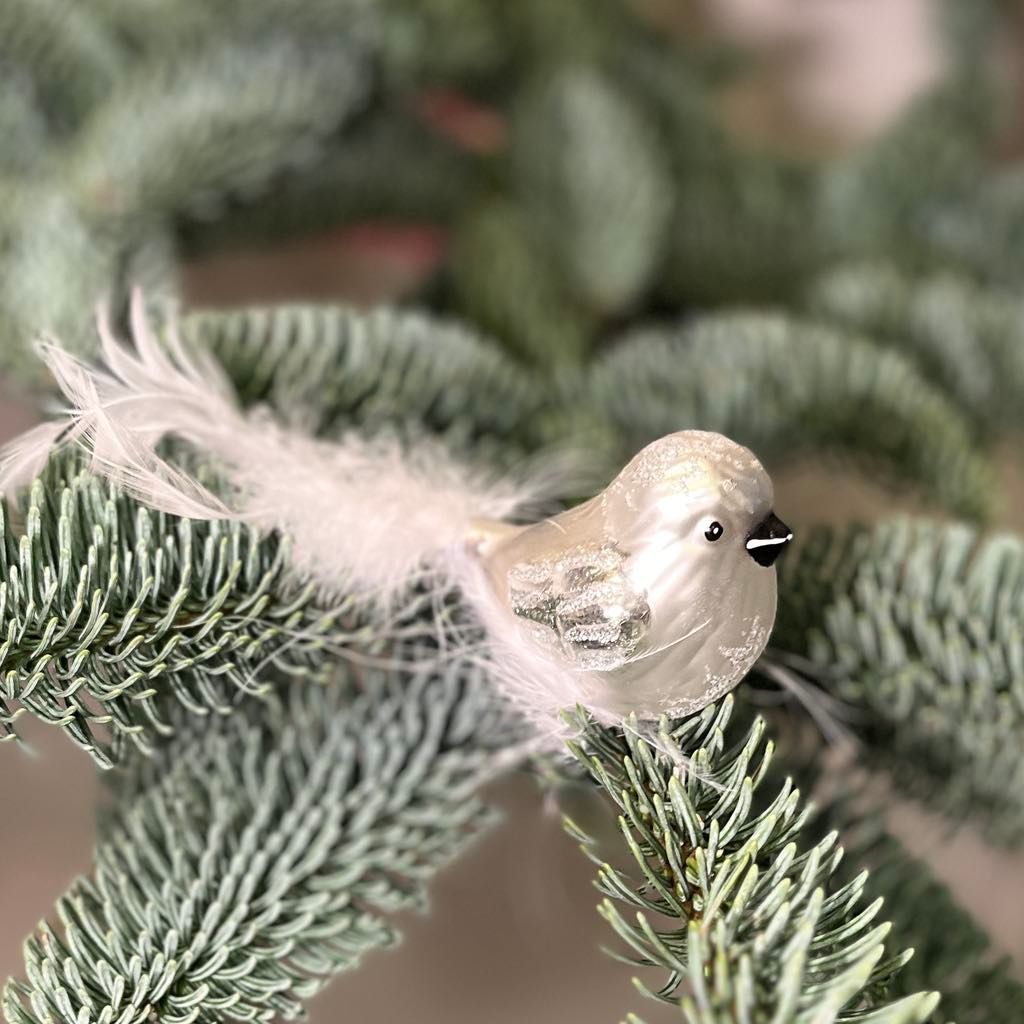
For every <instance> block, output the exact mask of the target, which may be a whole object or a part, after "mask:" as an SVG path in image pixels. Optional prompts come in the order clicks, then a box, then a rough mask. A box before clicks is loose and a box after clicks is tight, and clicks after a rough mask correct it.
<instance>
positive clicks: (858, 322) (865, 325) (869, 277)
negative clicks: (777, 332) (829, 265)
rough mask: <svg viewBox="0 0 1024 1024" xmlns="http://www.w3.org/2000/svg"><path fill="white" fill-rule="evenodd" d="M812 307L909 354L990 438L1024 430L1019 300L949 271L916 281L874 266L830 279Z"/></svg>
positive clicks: (1023, 332)
mask: <svg viewBox="0 0 1024 1024" xmlns="http://www.w3.org/2000/svg"><path fill="white" fill-rule="evenodd" d="M808 303H809V306H810V308H811V309H812V310H813V311H815V312H817V313H819V314H821V315H823V316H825V317H828V318H829V319H830V320H831V321H833V322H838V323H841V324H843V325H845V326H847V327H850V328H853V329H855V330H859V331H864V332H866V333H869V334H871V335H873V336H874V337H876V338H878V339H880V340H883V341H885V342H886V343H887V344H889V345H891V346H893V347H894V348H895V347H899V348H900V349H902V350H903V351H904V352H905V353H906V354H907V355H908V356H910V357H912V358H913V359H914V360H915V361H916V362H917V363H919V365H920V366H921V368H922V370H923V371H924V372H925V373H926V374H927V375H928V376H929V377H930V378H932V379H933V380H935V382H936V383H937V384H939V385H940V386H941V387H942V389H943V390H944V391H945V392H946V393H947V394H949V395H951V396H952V397H953V398H955V399H956V401H957V404H958V406H959V408H960V409H961V410H962V411H963V413H964V415H965V416H968V417H970V418H971V419H972V420H973V421H975V422H976V423H978V424H979V426H981V427H983V428H985V429H986V430H987V431H988V432H990V433H991V432H993V431H995V430H998V429H1006V427H1007V426H1008V425H1011V424H1014V423H1017V422H1019V419H1020V415H1021V408H1020V402H1019V398H1020V394H1021V391H1022V388H1024V327H1022V322H1024V318H1022V312H1024V310H1022V308H1021V304H1020V302H1019V301H1018V300H1017V299H1015V298H1014V297H1013V296H1011V295H1009V294H1004V293H1002V292H999V291H995V290H993V289H989V288H983V287H980V286H978V285H976V284H974V283H972V282H971V281H969V280H968V279H966V278H964V277H962V276H959V275H956V274H952V273H950V272H948V271H946V272H937V273H932V274H929V275H926V276H919V277H912V276H910V275H908V274H905V273H902V272H900V271H899V270H897V269H896V268H894V267H891V266H886V265H873V264H868V265H854V266H848V267H841V268H839V269H837V270H833V271H830V272H829V273H827V274H825V275H824V276H823V277H822V278H821V279H820V280H818V281H817V282H816V283H815V284H814V286H813V287H812V289H811V291H810V295H809V298H808Z"/></svg>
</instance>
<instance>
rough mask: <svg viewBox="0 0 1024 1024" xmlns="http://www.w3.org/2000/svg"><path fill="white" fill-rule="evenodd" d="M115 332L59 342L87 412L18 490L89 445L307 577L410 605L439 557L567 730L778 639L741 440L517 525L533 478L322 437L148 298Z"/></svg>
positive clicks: (652, 465)
mask: <svg viewBox="0 0 1024 1024" xmlns="http://www.w3.org/2000/svg"><path fill="white" fill-rule="evenodd" d="M99 333H100V338H101V342H102V355H103V359H104V362H105V364H106V365H105V367H104V368H99V367H94V366H89V365H86V364H84V363H82V362H81V361H79V360H78V359H76V358H75V357H73V356H71V355H70V354H68V353H67V352H66V351H64V350H63V349H62V348H61V347H60V346H59V345H58V344H56V343H55V342H48V343H46V344H44V345H42V346H40V352H41V354H42V356H43V358H44V359H45V360H46V362H47V363H48V364H49V366H50V368H51V370H52V371H53V373H54V376H55V378H56V380H57V382H58V384H59V385H60V387H61V389H62V390H63V391H64V393H65V395H66V396H67V398H68V399H69V401H70V409H69V410H68V413H67V415H66V417H65V418H64V419H63V420H62V421H58V422H56V423H50V424H46V425H44V426H43V427H40V428H36V430H35V431H31V432H29V433H28V434H27V435H25V436H24V437H23V438H21V439H20V440H18V441H16V442H14V443H13V444H12V445H11V446H9V447H8V449H7V450H6V451H5V452H4V454H3V456H2V457H0V492H8V493H9V492H11V490H12V489H13V488H15V487H17V486H19V485H21V484H23V483H25V482H26V481H27V480H28V479H29V478H30V477H31V476H32V475H33V473H34V472H36V471H37V470H38V469H39V468H40V467H41V465H42V463H43V462H45V460H46V458H47V457H48V455H49V454H50V452H51V451H52V450H53V448H55V447H59V446H62V445H67V444H77V445H80V446H82V447H84V448H85V449H87V450H88V451H89V452H91V454H92V468H93V470H94V471H95V472H97V473H100V474H102V475H104V476H106V477H108V478H109V479H110V480H111V481H112V482H114V483H115V484H117V485H119V486H121V487H123V488H124V489H125V490H127V491H128V492H129V493H131V494H132V495H134V496H135V497H136V498H138V499H139V500H140V501H142V502H143V503H145V504H147V505H150V506H151V507H154V508H157V509H160V510H162V511H165V512H169V513H171V514H176V515H182V516H188V517H190V518H193V519H201V518H207V519H225V518H234V519H238V520H240V521H244V522H247V523H250V524H252V525H254V526H255V527H257V528H258V529H260V530H263V531H265V532H271V531H278V532H280V533H282V534H284V535H287V536H288V537H289V538H290V540H291V543H292V561H293V571H294V573H295V575H296V576H297V577H299V578H301V579H303V580H309V579H312V580H314V581H315V582H316V583H318V584H319V585H320V587H321V588H322V590H323V591H324V592H325V593H327V594H331V593H334V594H340V593H355V594H357V595H362V596H364V597H366V599H367V603H368V607H369V608H370V609H371V611H372V610H373V609H377V610H378V611H380V610H382V609H388V608H394V607H395V603H396V602H397V601H399V600H400V598H401V596H402V595H403V594H404V593H407V592H408V590H409V588H410V586H411V584H412V583H413V582H414V581H415V582H418V583H419V584H420V585H422V581H423V579H424V577H425V573H426V575H427V577H428V578H433V579H435V580H436V584H437V586H438V587H443V588H445V589H449V588H451V587H452V586H453V585H454V586H455V587H457V588H459V589H460V590H461V592H462V594H463V595H464V598H465V599H466V600H467V601H468V603H469V606H470V607H471V608H472V610H473V611H474V612H475V613H476V617H477V618H478V619H479V620H480V622H481V623H482V625H483V627H484V631H485V636H486V642H485V654H484V657H485V659H486V661H487V664H488V668H489V670H490V671H491V673H492V675H493V677H494V678H495V680H496V682H497V684H498V686H499V687H500V688H501V689H502V690H503V692H504V693H505V695H506V696H507V697H508V698H509V699H510V700H512V701H514V702H516V703H517V704H518V705H519V706H520V708H522V709H523V710H524V711H525V712H526V713H527V714H528V715H529V716H530V717H531V718H532V719H533V720H534V721H535V722H537V723H538V724H540V725H541V726H542V728H541V732H542V733H547V734H550V735H551V736H556V735H558V734H559V732H560V730H559V724H558V723H559V713H560V711H561V710H562V709H564V708H566V707H571V706H573V705H576V704H582V705H584V706H585V707H587V708H588V709H590V710H591V711H592V712H593V713H594V714H595V716H597V717H598V718H599V719H600V720H602V721H604V722H606V723H614V722H618V721H621V720H622V719H623V718H625V717H626V716H628V715H629V714H631V713H632V714H635V715H636V717H637V718H638V719H641V720H651V719H656V718H658V717H659V716H660V715H662V714H669V715H682V714H688V713H691V712H694V711H697V710H699V709H700V708H702V707H704V706H705V705H706V704H708V703H710V702H711V701H713V700H714V699H715V698H717V697H719V696H721V695H722V694H723V693H725V692H726V691H728V690H729V689H731V688H732V687H733V686H735V685H736V684H737V683H738V682H739V681H740V680H741V679H742V678H743V676H744V675H745V674H746V673H747V672H748V671H749V670H750V668H751V667H752V666H753V664H754V662H755V661H756V660H757V658H758V657H759V655H760V654H761V652H762V651H763V649H764V647H765V645H766V643H767V641H768V636H769V634H770V632H771V629H772V625H773V623H774V621H775V608H776V578H775V570H774V568H773V565H774V562H775V560H776V558H777V557H778V556H779V554H780V552H781V551H782V550H783V548H784V547H785V546H786V544H787V543H788V542H789V541H790V539H791V537H792V534H791V533H790V531H789V529H788V528H787V527H786V526H785V525H784V524H783V523H782V522H781V521H780V520H779V519H778V518H777V517H776V516H775V514H774V511H773V491H772V483H771V479H770V478H769V476H768V474H767V473H766V472H765V470H764V468H763V467H762V466H761V464H760V462H758V460H757V459H756V458H755V457H754V455H753V454H752V453H751V452H750V451H749V450H748V449H746V448H744V447H742V446H741V445H738V444H736V443H735V442H733V441H730V440H729V439H728V438H725V437H722V436H721V435H719V434H713V433H707V432H704V431H696V430H688V431H681V432H679V433H674V434H670V435H668V436H667V437H664V438H661V439H660V440H658V441H655V442H654V443H652V444H650V445H648V446H647V447H646V448H644V449H643V451H641V452H640V453H639V454H638V455H636V456H635V457H634V458H633V459H632V461H630V462H629V464H628V465H627V466H626V467H625V468H624V469H623V470H622V472H621V473H620V474H619V475H618V476H617V477H616V478H615V479H614V480H613V481H612V482H611V484H609V486H608V487H607V488H606V489H605V490H604V491H602V492H601V493H600V494H598V495H597V496H596V497H594V498H591V499H590V500H589V501H586V502H584V503H583V504H581V505H579V506H577V507H575V508H570V509H568V510H567V511H564V512H561V513H559V514H558V515H555V516H552V517H551V518H548V519H544V520H543V521H541V522H538V523H535V524H532V525H528V526H518V525H513V524H512V523H510V522H509V521H508V520H509V518H510V517H511V516H513V515H514V514H515V513H516V511H517V509H520V508H522V506H523V504H524V501H525V500H528V499H530V498H532V497H535V496H536V492H537V491H538V489H539V487H538V486H534V483H535V482H531V481H527V483H526V486H525V487H524V486H522V485H519V486H512V485H510V484H509V483H508V482H507V481H506V482H498V483H494V482H487V481H484V480H482V479H481V478H480V477H479V475H474V473H472V472H471V471H470V470H469V469H467V468H466V467H465V466H463V465H460V464H459V463H458V462H457V461H455V460H454V459H452V457H451V456H450V455H448V454H447V453H446V452H444V451H443V450H441V449H440V448H439V447H437V446H435V445H428V444H426V443H424V444H422V445H420V446H418V447H416V448H415V449H409V448H405V447H402V446H400V445H398V443H397V442H395V441H383V440H379V439H378V440H367V439H365V438H362V437H360V436H358V435H356V434H351V435H348V436H346V437H344V438H343V439H341V440H340V441H325V440H319V439H315V438H312V437H310V436H308V435H307V434H304V433H303V432H302V431H300V430H297V429H293V428H290V427H288V426H287V425H284V424H282V423H280V422H278V421H277V420H275V419H274V418H273V417H271V416H270V415H269V414H268V413H267V411H266V410H249V411H246V410H243V409H241V408H240V407H239V406H238V404H237V402H236V400H235V397H234V394H233V392H232V390H231V388H230V385H229V383H228V382H227V380H226V379H225V378H224V375H223V373H222V372H221V371H220V369H219V368H218V367H217V366H216V364H214V363H213V361H212V360H210V359H208V358H206V357H205V356H203V355H201V354H199V353H197V352H195V351H190V350H188V349H187V348H186V346H184V345H183V344H182V342H181V341H180V339H178V338H177V336H176V334H175V332H174V328H173V324H171V325H169V327H168V329H167V332H166V337H165V338H164V339H163V340H161V339H160V338H158V337H157V336H156V335H155V333H154V332H153V331H152V329H151V328H150V326H149V325H148V323H147V321H146V318H145V315H144V311H143V306H142V301H141V298H140V297H139V296H136V298H135V301H134V303H133V309H132V335H133V340H134V343H135V345H134V348H131V347H129V346H127V345H125V344H123V343H122V342H120V341H119V340H117V339H116V338H115V336H114V335H113V333H112V331H111V330H110V328H109V326H108V325H107V324H106V323H105V321H104V320H103V319H102V318H101V320H100V323H99ZM168 436H174V437H176V438H177V439H179V440H181V441H184V442H186V443H188V444H189V445H191V446H193V447H194V448H195V449H197V450H198V451H199V452H200V453H201V454H202V455H204V456H205V457H206V458H208V459H210V460H212V461H213V462H214V463H215V464H216V465H217V466H218V468H219V470H220V472H221V476H222V479H223V480H224V482H225V484H226V487H225V489H224V491H223V494H220V493H219V494H217V495H214V494H213V493H211V492H210V491H209V490H208V489H207V488H206V487H204V486H203V485H202V484H201V483H200V482H199V481H197V480H195V479H194V478H192V477H190V476H188V475H187V474H185V473H184V472H182V470H181V469H180V468H178V467H175V466H172V465H170V464H169V463H168V462H167V461H166V460H165V459H164V458H163V457H161V456H160V455H159V454H158V453H157V450H156V447H157V444H158V443H159V442H160V441H161V440H162V439H163V438H165V437H168ZM385 618H386V616H384V615H381V621H382V626H383V623H384V620H385Z"/></svg>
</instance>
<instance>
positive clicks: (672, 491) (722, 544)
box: [603, 430, 792, 575]
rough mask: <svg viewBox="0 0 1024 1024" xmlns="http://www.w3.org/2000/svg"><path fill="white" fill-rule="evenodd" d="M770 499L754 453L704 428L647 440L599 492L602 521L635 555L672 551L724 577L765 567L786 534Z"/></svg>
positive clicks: (770, 491) (788, 534) (786, 539)
mask: <svg viewBox="0 0 1024 1024" xmlns="http://www.w3.org/2000/svg"><path fill="white" fill-rule="evenodd" d="M773 503H774V490H773V488H772V481H771V478H770V477H769V476H768V474H767V472H765V469H764V467H763V466H762V465H761V463H760V462H759V461H758V459H757V457H756V456H755V455H754V454H753V452H751V451H750V450H749V449H748V448H744V447H743V445H740V444H737V443H736V442H735V441H730V440H729V439H728V438H727V437H723V436H722V435H721V434H715V433H709V432H707V431H702V430H683V431H679V432H677V433H674V434H669V435H667V436H666V437H663V438H660V439H659V440H657V441H654V442H653V443H651V444H649V445H648V446H647V447H646V448H644V449H643V450H642V451H641V452H639V453H638V454H637V455H636V456H635V457H634V458H633V459H632V460H631V461H630V462H629V463H628V464H627V465H626V467H625V468H624V469H623V470H622V472H621V473H620V474H619V475H618V476H617V477H616V478H615V480H613V481H612V483H611V484H610V485H609V486H608V488H607V489H606V490H605V492H604V495H603V506H604V513H605V517H606V522H607V523H608V525H609V527H610V529H611V532H612V534H613V535H614V536H615V537H616V538H617V539H618V540H619V542H620V543H621V544H622V546H623V547H624V548H625V549H626V550H627V551H630V552H631V553H633V555H634V557H639V558H641V559H642V558H643V552H644V551H645V550H646V551H647V552H649V554H650V557H651V558H652V559H657V558H659V557H665V556H666V555H669V554H670V552H671V555H672V556H681V557H683V558H685V559H686V562H687V563H688V564H689V565H691V566H694V567H695V566H697V565H708V566H711V565H713V564H716V563H717V564H718V565H720V566H721V567H722V569H723V570H724V571H726V572H727V573H728V574H729V575H731V574H732V572H731V570H734V569H740V568H742V567H745V566H749V567H750V568H751V569H756V568H757V567H762V568H769V567H771V566H772V565H773V564H774V563H775V560H776V559H777V558H778V556H779V555H780V554H781V552H782V551H783V549H784V548H785V547H786V545H787V544H788V543H789V541H790V540H791V539H792V533H791V531H790V529H789V527H787V526H786V525H785V524H784V523H783V522H782V521H781V520H780V519H779V518H778V517H777V516H776V515H775V513H774V509H773ZM651 568H652V570H653V569H654V568H655V566H651Z"/></svg>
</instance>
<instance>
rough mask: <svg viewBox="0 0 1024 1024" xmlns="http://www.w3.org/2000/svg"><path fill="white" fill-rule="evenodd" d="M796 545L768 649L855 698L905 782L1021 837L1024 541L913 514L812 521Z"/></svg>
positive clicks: (859, 726)
mask: <svg viewBox="0 0 1024 1024" xmlns="http://www.w3.org/2000/svg"><path fill="white" fill-rule="evenodd" d="M794 554H795V555H796V557H795V558H794V559H792V561H790V563H789V564H788V565H786V566H785V567H784V569H783V582H782V587H781V593H782V594H783V600H782V602H781V609H780V614H779V618H778V621H777V623H776V630H775V633H774V636H773V641H772V643H773V645H775V646H777V647H779V648H780V649H781V650H784V651H787V652H790V653H793V654H798V655H800V656H802V657H803V658H805V659H806V662H807V667H808V670H809V671H810V672H811V674H812V675H813V677H814V678H815V680H816V681H817V682H818V683H820V684H821V685H822V686H824V687H825V688H827V689H828V690H829V691H830V692H831V693H833V694H834V695H835V696H837V697H838V698H839V699H840V700H842V701H843V702H844V703H845V704H848V705H849V706H850V708H851V709H852V714H851V726H852V728H853V729H854V731H855V732H856V734H857V735H858V736H859V737H860V738H861V739H862V740H863V741H864V742H865V744H866V745H867V747H868V748H869V749H870V751H871V758H872V760H873V761H874V762H875V763H877V764H883V765H885V766H886V767H888V768H890V769H891V770H892V771H893V773H894V774H895V776H896V777H897V778H898V779H899V785H900V786H903V787H907V788H908V789H909V790H910V791H911V792H913V793H915V794H917V795H926V796H930V797H931V798H933V799H936V800H938V801H939V804H940V806H941V808H942V809H943V810H944V811H946V812H947V813H948V814H949V815H950V816H951V817H953V818H963V817H965V816H968V815H977V816H978V817H979V818H980V819H981V821H982V822H984V823H987V824H988V825H989V826H990V827H991V828H992V830H993V832H994V834H995V835H998V836H1001V837H1002V838H1003V839H1006V840H1017V841H1019V839H1020V838H1021V835H1022V834H1024V833H1022V828H1024V814H1022V810H1024V809H1022V807H1021V804H1020V799H1019V797H1020V794H1021V792H1022V788H1021V784H1020V783H1018V781H1017V780H1018V778H1020V773H1021V771H1022V770H1024V769H1022V765H1021V763H1020V758H1019V757H1018V756H1017V753H1016V747H1017V742H1016V740H1015V738H1014V737H1017V736H1019V735H1020V730H1021V728H1022V727H1024V721H1022V717H1021V716H1022V708H1024V701H1022V696H1024V694H1022V692H1021V686H1022V682H1024V666H1022V665H1021V663H1020V659H1021V657H1022V655H1024V647H1022V644H1021V638H1022V622H1021V608H1022V602H1021V588H1022V586H1024V545H1022V542H1021V540H1020V538H1018V537H1014V536H995V537H991V538H988V539H986V540H984V541H982V540H980V539H979V537H978V535H977V533H976V531H975V530H973V529H972V528H970V527H967V526H964V525H961V524H938V523H932V522H927V521H914V520H909V521H902V522H900V521H897V522H892V523H883V524H879V525H877V526H875V527H873V528H868V527H851V528H850V529H848V530H846V531H842V532H839V533H836V532H835V531H829V530H820V531H818V532H817V533H815V534H812V535H811V536H809V537H808V538H806V539H805V540H804V541H803V542H802V543H801V544H800V546H799V549H798V551H797V552H795V553H794Z"/></svg>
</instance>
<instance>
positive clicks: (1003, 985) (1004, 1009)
mask: <svg viewBox="0 0 1024 1024" xmlns="http://www.w3.org/2000/svg"><path fill="white" fill-rule="evenodd" d="M824 819H825V821H826V822H827V823H828V824H829V825H830V826H834V827H838V828H840V829H841V830H842V837H843V841H844V843H845V844H846V848H847V851H848V853H849V863H847V864H846V865H845V866H846V871H845V872H844V877H849V876H851V875H852V865H854V864H855V865H857V866H858V867H861V866H863V867H868V868H870V871H871V878H870V885H871V891H872V892H873V893H876V894H878V895H879V896H882V897H883V898H884V899H885V909H886V914H887V915H888V916H889V917H890V918H891V919H892V922H893V938H894V939H895V940H896V942H898V943H899V944H906V945H909V946H912V947H913V949H914V956H913V958H912V959H911V960H910V961H909V962H908V963H907V965H906V966H905V967H904V968H903V970H901V971H900V972H899V974H898V975H896V977H895V978H894V981H893V992H894V993H896V994H901V995H902V994H910V993H911V992H913V991H915V990H917V989H921V988H935V989H939V990H941V992H942V1003H941V1004H940V1006H939V1007H938V1008H937V1009H936V1010H935V1012H934V1013H933V1015H932V1018H931V1019H930V1024H945V1022H947V1021H956V1022H957V1024H1016V1022H1017V1021H1020V1020H1022V1019H1024V987H1022V986H1021V984H1020V983H1019V982H1018V981H1016V980H1015V979H1014V978H1013V976H1012V966H1011V964H1010V963H1009V961H1008V960H1006V959H1005V958H999V957H997V956H995V955H994V953H993V951H992V949H991V946H990V943H989V938H988V936H987V935H986V934H985V933H984V932H983V931H982V930H981V928H980V927H979V926H978V924H977V923H976V922H975V921H974V919H973V918H972V917H971V916H970V915H969V914H968V913H967V912H966V911H965V910H964V909H963V908H962V907H961V906H960V905H959V904H958V903H957V902H956V900H955V899H954V898H953V896H952V894H951V893H950V892H949V890H948V889H947V888H946V887H945V886H944V885H943V884H942V883H941V882H939V881H937V880H936V879H935V877H934V876H933V875H932V873H931V870H930V868H929V867H928V865H927V864H926V863H924V862H923V861H921V860H919V859H918V858H916V857H913V856H911V855H910V854H909V853H907V851H906V850H905V849H904V848H903V846H902V844H901V843H900V842H899V840H897V839H895V838H893V837H892V836H891V835H889V834H888V833H886V832H885V830H884V829H883V828H882V826H881V824H880V822H879V821H878V820H877V818H876V817H874V816H867V817H860V818H859V819H857V818H855V817H854V816H853V815H852V812H851V810H850V808H849V806H848V804H847V802H846V801H840V802H839V803H838V804H836V805H834V806H831V807H829V808H826V813H825V814H824Z"/></svg>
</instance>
